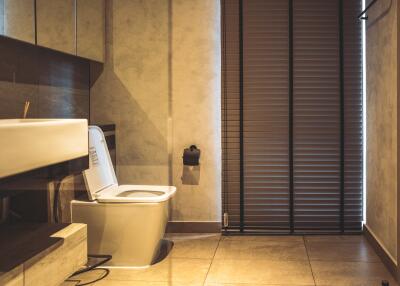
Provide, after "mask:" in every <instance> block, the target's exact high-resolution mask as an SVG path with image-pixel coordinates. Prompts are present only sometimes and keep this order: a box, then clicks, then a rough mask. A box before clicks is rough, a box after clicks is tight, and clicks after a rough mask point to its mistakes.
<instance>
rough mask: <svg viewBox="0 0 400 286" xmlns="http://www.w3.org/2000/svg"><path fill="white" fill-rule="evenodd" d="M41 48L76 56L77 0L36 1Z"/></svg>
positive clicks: (38, 42)
mask: <svg viewBox="0 0 400 286" xmlns="http://www.w3.org/2000/svg"><path fill="white" fill-rule="evenodd" d="M36 27H37V28H36V29H37V31H36V37H37V44H38V45H39V46H43V47H47V48H50V49H53V50H57V51H61V52H65V53H68V54H73V55H76V35H75V32H76V29H75V0H51V1H49V0H36Z"/></svg>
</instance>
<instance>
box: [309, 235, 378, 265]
mask: <svg viewBox="0 0 400 286" xmlns="http://www.w3.org/2000/svg"><path fill="white" fill-rule="evenodd" d="M306 247H307V251H308V255H309V257H310V260H323V261H349V262H351V261H364V262H380V259H379V257H378V255H376V253H375V251H374V250H373V248H372V247H371V246H370V245H369V244H368V243H367V242H366V241H358V242H357V241H355V242H352V241H346V240H336V241H335V240H333V241H332V240H331V241H327V240H326V241H322V240H321V241H317V240H312V241H307V242H306Z"/></svg>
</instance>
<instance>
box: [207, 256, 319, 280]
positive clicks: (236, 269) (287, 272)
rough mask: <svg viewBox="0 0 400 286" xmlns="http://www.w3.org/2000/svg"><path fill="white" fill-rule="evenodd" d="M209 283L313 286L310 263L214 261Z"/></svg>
mask: <svg viewBox="0 0 400 286" xmlns="http://www.w3.org/2000/svg"><path fill="white" fill-rule="evenodd" d="M206 281H207V283H228V284H229V283H247V284H251V285H256V284H278V285H279V284H281V285H313V284H314V280H313V277H312V273H311V268H310V266H309V262H308V261H266V260H217V259H216V260H214V261H213V263H212V265H211V269H210V271H209V273H208V276H207V280H206Z"/></svg>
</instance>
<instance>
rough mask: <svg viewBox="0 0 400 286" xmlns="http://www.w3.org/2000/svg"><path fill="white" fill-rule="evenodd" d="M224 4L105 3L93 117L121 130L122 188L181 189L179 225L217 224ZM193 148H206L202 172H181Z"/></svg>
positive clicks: (173, 0)
mask: <svg viewBox="0 0 400 286" xmlns="http://www.w3.org/2000/svg"><path fill="white" fill-rule="evenodd" d="M219 2H220V1H218V0H191V1H187V0H146V1H144V0H142V1H141V0H112V1H107V5H108V6H107V8H106V14H107V21H106V22H107V24H106V63H105V69H104V72H103V74H102V75H101V77H100V78H99V80H98V81H97V82H96V84H95V86H94V87H93V89H92V91H91V117H92V118H91V119H92V121H93V122H114V123H116V125H117V162H118V166H117V175H118V178H119V181H120V183H123V184H127V183H134V184H173V185H175V186H177V188H178V192H177V194H176V196H175V198H174V199H173V203H172V212H171V214H172V216H171V220H175V221H220V212H221V211H220V209H221V139H220V137H221V136H220V125H221V122H220V77H221V75H220V68H221V65H220V61H221V55H220V17H219V15H220V6H219V5H220V4H219ZM191 144H197V145H198V147H199V148H201V150H202V158H201V166H200V168H193V169H191V168H185V169H184V168H183V166H182V158H181V156H182V152H183V149H184V148H185V147H188V146H189V145H191ZM182 177H183V179H182Z"/></svg>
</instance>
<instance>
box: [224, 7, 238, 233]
mask: <svg viewBox="0 0 400 286" xmlns="http://www.w3.org/2000/svg"><path fill="white" fill-rule="evenodd" d="M221 10H222V49H223V53H222V67H223V70H222V80H223V84H222V85H223V87H222V100H221V103H222V104H221V106H222V146H223V147H222V149H223V151H222V168H223V174H222V179H223V182H222V197H223V198H222V199H223V205H224V207H223V209H224V212H225V213H228V214H229V226H230V228H232V229H234V228H239V226H240V154H239V153H240V138H239V137H240V136H239V132H240V127H239V126H240V104H239V101H240V87H239V86H240V62H239V61H240V52H239V46H240V45H239V42H240V41H239V0H222V1H221Z"/></svg>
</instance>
